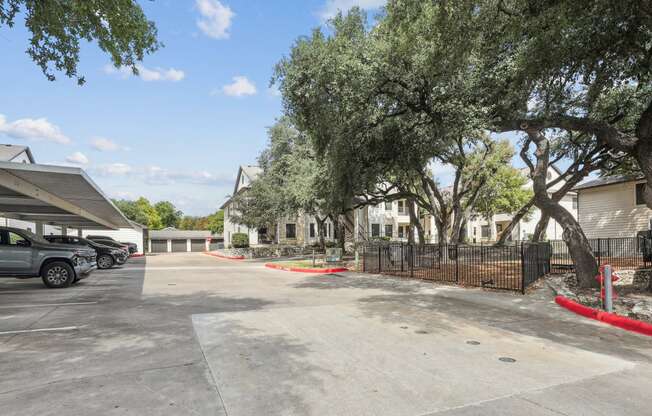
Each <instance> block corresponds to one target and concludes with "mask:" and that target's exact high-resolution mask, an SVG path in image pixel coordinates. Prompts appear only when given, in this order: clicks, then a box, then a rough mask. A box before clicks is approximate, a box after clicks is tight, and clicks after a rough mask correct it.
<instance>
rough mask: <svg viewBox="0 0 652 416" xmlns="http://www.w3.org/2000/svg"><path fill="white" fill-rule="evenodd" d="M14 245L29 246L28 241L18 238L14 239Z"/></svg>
mask: <svg viewBox="0 0 652 416" xmlns="http://www.w3.org/2000/svg"><path fill="white" fill-rule="evenodd" d="M16 245H17V246H18V247H29V246H30V244H29V241H27V240H18V241H16Z"/></svg>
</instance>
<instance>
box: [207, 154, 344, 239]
mask: <svg viewBox="0 0 652 416" xmlns="http://www.w3.org/2000/svg"><path fill="white" fill-rule="evenodd" d="M261 173H262V169H261V168H260V167H258V166H252V165H241V166H240V167H239V168H238V174H237V175H236V181H235V184H234V187H233V194H232V195H233V196H231V197H230V198H228V199H227V200H226V202H224V204H222V206H221V207H220V209H222V210H224V246H225V247H226V248H229V247H231V239H232V237H233V234H238V233H244V234H247V235H248V237H249V245H250V246H260V245H266V244H287V245H298V246H305V245H310V244H316V243H317V242H318V241H319V235H318V229H317V223H316V220H315V218H314V217H313V216H312V215H306V214H303V213H297V215H296V216H292V217H287V218H279V220H278V222H277V223H276V224H274V226H273V229H268V228H257V229H251V228H249V227H247V226H246V225H244V224H238V223H237V221H236V220H235V218H234V217H235V214H236V213H237V210H238V207H237V205H236V204H235V202H234V198H233V197H234V196H236V195H241V194H242V193H244V192H247V190H248V189H249V188H250V187H251V184H252V183H253V182H254V181H255V180H256V179H257V178H258V176H259V175H260V174H261ZM324 226H325V230H324V234H325V239H326V241H333V240H334V239H335V238H336V235H335V233H336V231H335V227H334V226H333V223H332V221H331V220H326V223H325V224H324Z"/></svg>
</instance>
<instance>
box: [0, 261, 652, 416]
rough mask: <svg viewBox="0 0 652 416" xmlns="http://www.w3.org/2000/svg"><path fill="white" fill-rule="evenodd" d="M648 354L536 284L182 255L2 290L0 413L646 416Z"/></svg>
mask: <svg viewBox="0 0 652 416" xmlns="http://www.w3.org/2000/svg"><path fill="white" fill-rule="evenodd" d="M25 331H32V332H25ZM651 361H652V342H651V340H650V338H646V337H643V336H638V335H633V334H630V333H627V332H624V331H622V330H619V329H616V328H611V327H608V326H605V325H603V324H600V323H594V322H590V321H586V320H584V319H581V318H577V317H575V316H573V315H571V314H570V313H568V312H566V311H564V310H561V309H559V308H558V307H557V306H556V305H554V304H553V303H551V296H550V294H549V293H547V292H546V291H541V292H539V293H537V294H536V295H534V296H526V297H522V296H519V295H514V294H509V293H492V292H482V291H480V290H475V289H471V290H469V289H459V288H454V287H446V286H436V285H433V284H430V283H424V282H418V281H406V280H398V279H391V278H386V277H373V276H367V275H357V274H353V273H346V274H341V275H333V276H315V275H306V274H298V273H289V272H284V271H277V270H271V269H266V268H264V267H263V266H262V264H261V263H254V262H236V261H229V260H222V259H218V258H213V257H209V256H205V255H201V254H190V253H189V254H185V253H184V254H172V255H159V256H151V257H147V259H146V260H145V259H139V260H136V261H132V262H130V263H129V264H128V265H127V266H126V267H123V268H121V269H116V270H109V271H98V272H96V273H93V275H92V276H91V277H90V278H89V279H87V280H85V281H82V282H81V283H80V284H79V285H77V286H75V287H73V288H70V289H68V290H46V289H43V288H42V286H41V283H40V281H38V280H27V281H21V280H7V279H4V280H0V374H2V377H0V409H2V411H1V414H3V415H64V414H65V415H90V414H93V415H105V414H107V415H112V414H116V415H118V414H135V415H162V414H165V415H224V414H228V415H233V416H239V415H356V416H357V415H399V416H400V415H410V416H417V415H435V414H436V415H476V414H478V415H479V414H481V415H494V414H495V415H504V414H519V415H520V414H528V415H529V416H537V415H559V414H567V415H595V414H605V415H621V414H622V415H648V414H650V405H649V394H650V391H652V365H650V364H651Z"/></svg>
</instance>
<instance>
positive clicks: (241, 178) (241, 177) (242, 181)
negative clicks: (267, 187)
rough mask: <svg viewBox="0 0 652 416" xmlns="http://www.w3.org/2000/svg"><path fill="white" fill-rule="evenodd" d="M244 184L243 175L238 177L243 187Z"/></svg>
mask: <svg viewBox="0 0 652 416" xmlns="http://www.w3.org/2000/svg"><path fill="white" fill-rule="evenodd" d="M244 182H245V178H244V175H242V176H240V183H241V184H243V185H244Z"/></svg>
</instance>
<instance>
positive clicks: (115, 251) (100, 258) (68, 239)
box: [43, 235, 129, 269]
mask: <svg viewBox="0 0 652 416" xmlns="http://www.w3.org/2000/svg"><path fill="white" fill-rule="evenodd" d="M43 238H45V239H46V240H47V241H49V242H51V243H56V244H69V245H76V246H86V247H90V248H92V249H94V250H95V251H96V252H97V267H98V268H99V269H110V268H111V267H113V266H115V265H116V264H124V263H125V262H126V261H127V258H128V257H129V256H128V255H127V253H126V252H125V251H124V250H122V249H120V248H115V247H110V246H107V245H104V244H100V243H97V242H95V241H91V240H87V239H85V238H81V237H74V236H71V235H46V236H44V237H43Z"/></svg>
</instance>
